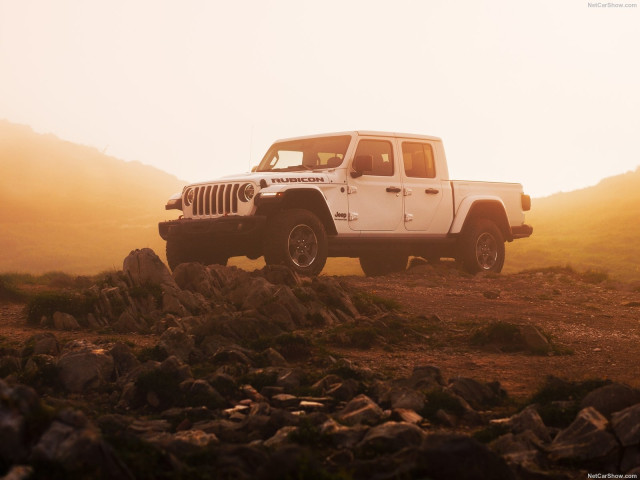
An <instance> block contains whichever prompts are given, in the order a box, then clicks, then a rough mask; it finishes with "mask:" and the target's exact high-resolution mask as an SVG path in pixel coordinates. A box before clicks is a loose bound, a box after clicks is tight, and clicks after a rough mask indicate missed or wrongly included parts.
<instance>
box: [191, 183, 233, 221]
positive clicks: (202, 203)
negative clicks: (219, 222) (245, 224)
mask: <svg viewBox="0 0 640 480" xmlns="http://www.w3.org/2000/svg"><path fill="white" fill-rule="evenodd" d="M239 188H240V184H239V183H220V184H217V185H206V186H201V187H194V190H195V191H194V195H193V206H192V208H193V215H194V216H198V217H203V216H204V217H208V216H214V217H215V216H217V215H228V214H230V213H238V189H239Z"/></svg>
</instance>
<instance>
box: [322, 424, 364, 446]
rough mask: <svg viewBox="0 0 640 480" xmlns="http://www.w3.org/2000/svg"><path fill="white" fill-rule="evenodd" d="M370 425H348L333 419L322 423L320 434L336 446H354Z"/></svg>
mask: <svg viewBox="0 0 640 480" xmlns="http://www.w3.org/2000/svg"><path fill="white" fill-rule="evenodd" d="M368 430H369V427H367V426H365V425H354V426H351V427H347V426H344V425H340V424H339V423H338V422H336V421H335V420H333V419H329V420H327V421H325V422H324V423H323V424H322V425H320V428H319V431H320V434H321V435H323V436H324V437H326V438H327V439H328V440H329V442H330V443H331V444H332V445H333V446H334V447H336V448H353V447H355V446H356V445H357V444H358V443H359V442H360V441H361V440H362V438H363V437H364V435H365V433H366V432H367V431H368Z"/></svg>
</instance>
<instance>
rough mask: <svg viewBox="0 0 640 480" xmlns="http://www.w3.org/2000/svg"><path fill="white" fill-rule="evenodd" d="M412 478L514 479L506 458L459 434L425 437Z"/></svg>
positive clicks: (460, 479)
mask: <svg viewBox="0 0 640 480" xmlns="http://www.w3.org/2000/svg"><path fill="white" fill-rule="evenodd" d="M412 473H413V477H411V478H425V477H426V478H438V479H439V478H442V479H445V478H455V479H457V480H476V479H485V478H487V479H488V478H490V479H492V480H515V478H516V477H515V475H514V474H513V472H512V471H511V470H510V469H509V467H508V466H507V465H506V463H505V462H504V460H503V459H501V458H500V457H498V456H497V455H496V454H495V453H493V452H492V451H490V450H489V449H488V448H487V447H485V446H484V445H482V444H480V443H479V442H477V441H476V440H474V439H472V438H470V437H466V436H462V435H456V434H433V435H429V436H427V437H426V439H425V441H424V443H423V445H422V447H421V448H420V455H419V456H418V457H417V465H416V467H415V470H414V471H413V472H412Z"/></svg>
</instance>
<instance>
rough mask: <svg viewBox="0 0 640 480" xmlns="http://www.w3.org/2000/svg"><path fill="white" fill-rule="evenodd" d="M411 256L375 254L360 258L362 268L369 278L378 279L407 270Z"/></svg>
mask: <svg viewBox="0 0 640 480" xmlns="http://www.w3.org/2000/svg"><path fill="white" fill-rule="evenodd" d="M408 262H409V256H408V255H403V254H400V253H388V252H375V253H367V254H366V255H361V256H360V267H362V271H363V272H364V274H365V275H366V276H367V277H378V276H380V275H388V274H390V273H395V272H403V271H404V270H406V268H407V263H408Z"/></svg>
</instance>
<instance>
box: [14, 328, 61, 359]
mask: <svg viewBox="0 0 640 480" xmlns="http://www.w3.org/2000/svg"><path fill="white" fill-rule="evenodd" d="M26 344H27V345H33V350H32V351H30V352H28V351H26V350H27V348H25V351H23V356H26V355H31V354H33V355H51V356H53V357H56V356H58V355H59V354H60V344H59V343H58V339H57V338H56V336H55V335H54V334H53V333H37V334H35V335H33V336H32V337H30V338H29V339H28V340H27V341H26ZM29 350H30V349H29Z"/></svg>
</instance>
